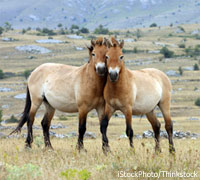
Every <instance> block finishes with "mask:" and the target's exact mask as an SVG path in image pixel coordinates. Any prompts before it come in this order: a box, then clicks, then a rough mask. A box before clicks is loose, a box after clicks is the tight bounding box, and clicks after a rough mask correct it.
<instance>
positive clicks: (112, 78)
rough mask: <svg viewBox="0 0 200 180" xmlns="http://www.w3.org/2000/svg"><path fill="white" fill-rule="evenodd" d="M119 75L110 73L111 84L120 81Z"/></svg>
mask: <svg viewBox="0 0 200 180" xmlns="http://www.w3.org/2000/svg"><path fill="white" fill-rule="evenodd" d="M118 77H119V76H118V73H109V78H110V80H111V82H115V81H117V80H118Z"/></svg>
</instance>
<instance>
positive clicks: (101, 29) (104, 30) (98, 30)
mask: <svg viewBox="0 0 200 180" xmlns="http://www.w3.org/2000/svg"><path fill="white" fill-rule="evenodd" d="M108 33H109V30H108V29H107V28H104V27H103V25H102V24H100V25H99V27H98V28H96V29H95V30H94V34H108Z"/></svg>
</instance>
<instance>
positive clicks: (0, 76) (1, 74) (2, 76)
mask: <svg viewBox="0 0 200 180" xmlns="http://www.w3.org/2000/svg"><path fill="white" fill-rule="evenodd" d="M4 77H5V74H4V72H3V70H1V69H0V79H3V78H4Z"/></svg>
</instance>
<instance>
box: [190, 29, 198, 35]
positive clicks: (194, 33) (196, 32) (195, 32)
mask: <svg viewBox="0 0 200 180" xmlns="http://www.w3.org/2000/svg"><path fill="white" fill-rule="evenodd" d="M199 33H200V32H199V30H198V29H196V30H194V31H192V32H191V35H197V34H199Z"/></svg>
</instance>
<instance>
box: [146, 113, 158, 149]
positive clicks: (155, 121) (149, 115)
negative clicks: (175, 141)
mask: <svg viewBox="0 0 200 180" xmlns="http://www.w3.org/2000/svg"><path fill="white" fill-rule="evenodd" d="M146 116H147V119H148V120H149V122H150V123H151V126H152V128H153V131H154V136H155V142H156V146H155V150H156V151H157V152H160V151H161V150H160V126H161V124H160V122H159V121H158V119H157V118H156V115H155V113H154V111H151V112H149V113H147V114H146Z"/></svg>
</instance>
